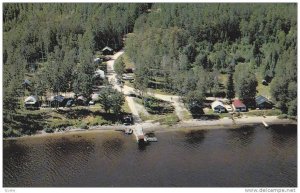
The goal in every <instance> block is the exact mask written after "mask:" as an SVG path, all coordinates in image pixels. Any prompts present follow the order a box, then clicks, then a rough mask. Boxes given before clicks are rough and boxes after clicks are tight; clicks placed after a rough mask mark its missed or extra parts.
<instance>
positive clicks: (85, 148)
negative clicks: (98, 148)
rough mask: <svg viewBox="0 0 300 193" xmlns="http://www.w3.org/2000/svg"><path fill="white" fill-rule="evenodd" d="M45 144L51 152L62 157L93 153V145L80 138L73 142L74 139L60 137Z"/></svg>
mask: <svg viewBox="0 0 300 193" xmlns="http://www.w3.org/2000/svg"><path fill="white" fill-rule="evenodd" d="M78 138H79V137H78ZM47 143H48V144H51V148H52V150H53V151H55V152H59V153H60V154H64V155H70V154H71V155H73V154H78V153H83V154H89V153H92V152H93V151H94V143H93V142H92V141H88V140H84V139H82V138H80V139H79V140H74V138H66V137H62V138H61V139H59V140H51V139H50V140H48V142H47Z"/></svg>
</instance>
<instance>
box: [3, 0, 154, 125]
mask: <svg viewBox="0 0 300 193" xmlns="http://www.w3.org/2000/svg"><path fill="white" fill-rule="evenodd" d="M147 9H148V4H132V3H128V4H124V3H120V4H117V3H116V4H109V3H103V4H93V3H85V4H84V3H78V4H75V3H4V4H3V64H4V65H3V66H4V68H3V83H4V84H3V88H4V89H3V90H4V92H3V102H4V106H3V107H4V117H5V119H9V118H10V117H11V116H10V115H12V114H13V113H14V112H15V110H16V109H17V108H19V107H20V101H22V99H21V98H20V97H23V96H24V91H25V90H24V89H23V87H22V82H23V81H24V79H30V82H31V85H30V87H31V89H30V92H31V93H30V94H33V95H37V96H45V95H46V94H47V93H58V92H69V91H73V92H75V94H82V95H84V96H86V97H88V96H90V94H91V92H92V85H93V81H94V79H93V74H94V71H95V69H96V65H97V64H95V63H94V62H93V59H94V55H95V53H97V52H98V51H101V49H102V48H103V47H105V46H110V47H112V48H114V49H116V50H118V49H120V48H122V47H123V37H124V35H125V34H127V33H129V32H132V30H133V27H134V23H135V20H136V19H137V18H138V16H139V15H141V14H143V13H145V12H146V11H147ZM23 99H24V98H23ZM114 111H115V112H118V111H119V109H115V110H114ZM5 122H9V121H5Z"/></svg>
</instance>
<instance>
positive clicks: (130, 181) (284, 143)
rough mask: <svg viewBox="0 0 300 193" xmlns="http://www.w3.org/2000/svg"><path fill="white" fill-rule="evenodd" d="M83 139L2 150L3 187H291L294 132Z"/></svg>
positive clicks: (12, 144) (28, 142) (277, 128)
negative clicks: (143, 140)
mask: <svg viewBox="0 0 300 193" xmlns="http://www.w3.org/2000/svg"><path fill="white" fill-rule="evenodd" d="M156 136H157V138H158V140H159V142H157V143H151V144H150V145H149V146H146V147H144V148H139V147H138V145H137V144H136V143H135V141H134V136H125V135H123V134H122V133H120V132H113V131H111V132H86V133H80V134H68V135H62V136H51V137H34V138H23V139H19V140H5V141H4V142H3V148H4V149H3V185H4V187H176V186H179V187H270V186H272V187H276V186H285V187H293V186H297V126H296V125H274V126H272V127H271V128H270V129H265V128H263V127H261V126H245V127H242V128H241V129H219V130H190V129H189V130H184V131H183V130H181V131H179V130H178V131H170V132H157V133H156Z"/></svg>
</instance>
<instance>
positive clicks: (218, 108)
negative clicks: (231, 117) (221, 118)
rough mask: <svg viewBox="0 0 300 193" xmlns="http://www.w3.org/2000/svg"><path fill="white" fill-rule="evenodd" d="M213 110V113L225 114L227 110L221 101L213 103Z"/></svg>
mask: <svg viewBox="0 0 300 193" xmlns="http://www.w3.org/2000/svg"><path fill="white" fill-rule="evenodd" d="M211 108H212V109H213V111H214V112H215V113H225V112H226V108H225V106H224V104H223V103H222V102H221V101H214V102H213V103H211Z"/></svg>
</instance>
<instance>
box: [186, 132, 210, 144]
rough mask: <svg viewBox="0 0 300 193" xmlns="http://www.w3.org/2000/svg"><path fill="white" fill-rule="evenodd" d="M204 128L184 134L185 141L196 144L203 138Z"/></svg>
mask: <svg viewBox="0 0 300 193" xmlns="http://www.w3.org/2000/svg"><path fill="white" fill-rule="evenodd" d="M206 132H207V131H205V130H193V131H190V132H188V133H187V134H185V142H187V143H188V144H192V145H198V144H200V143H201V142H203V140H204V139H205V133H206Z"/></svg>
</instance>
